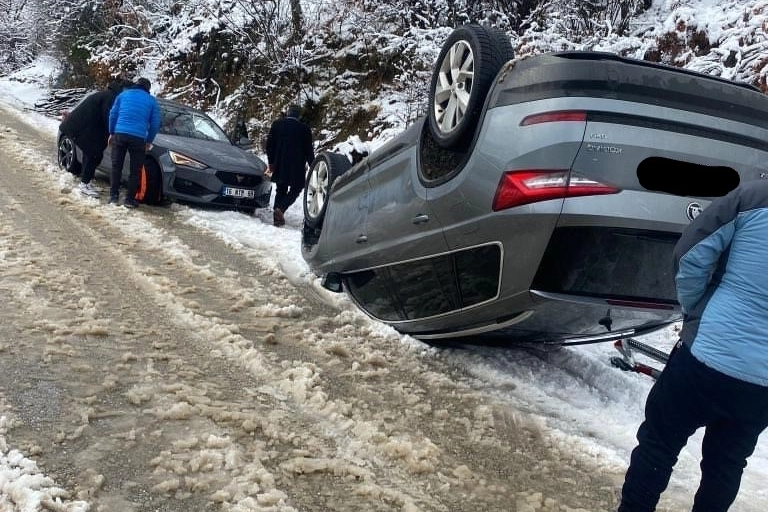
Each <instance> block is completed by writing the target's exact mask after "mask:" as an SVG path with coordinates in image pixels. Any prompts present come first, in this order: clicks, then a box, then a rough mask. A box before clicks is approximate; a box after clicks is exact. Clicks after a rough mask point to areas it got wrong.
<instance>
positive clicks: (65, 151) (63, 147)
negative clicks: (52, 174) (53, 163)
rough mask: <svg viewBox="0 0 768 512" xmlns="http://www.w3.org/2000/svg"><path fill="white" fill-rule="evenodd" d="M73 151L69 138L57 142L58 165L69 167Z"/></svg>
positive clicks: (64, 167) (63, 167)
mask: <svg viewBox="0 0 768 512" xmlns="http://www.w3.org/2000/svg"><path fill="white" fill-rule="evenodd" d="M73 151H74V148H73V147H72V142H70V140H69V139H63V140H62V141H61V144H59V167H61V168H62V169H69V166H70V165H72V158H74V156H73Z"/></svg>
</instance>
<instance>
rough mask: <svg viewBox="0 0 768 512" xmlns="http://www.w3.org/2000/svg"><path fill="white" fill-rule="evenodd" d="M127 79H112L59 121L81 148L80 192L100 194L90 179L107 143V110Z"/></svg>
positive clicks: (63, 131) (60, 128)
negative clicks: (102, 88)
mask: <svg viewBox="0 0 768 512" xmlns="http://www.w3.org/2000/svg"><path fill="white" fill-rule="evenodd" d="M130 83H131V82H129V81H126V80H121V79H116V80H113V81H111V82H110V83H109V85H108V86H107V88H106V89H104V90H103V91H99V92H95V93H93V94H90V95H89V96H87V97H86V98H85V99H84V100H83V101H81V102H80V103H79V104H78V105H77V106H76V107H75V108H74V109H73V110H72V111H71V112H70V113H69V114H68V115H67V116H66V117H65V118H64V120H63V121H62V122H61V124H60V125H59V130H60V131H61V133H63V134H64V135H67V136H68V137H70V138H71V139H72V140H73V141H74V143H75V144H76V145H77V147H79V148H80V150H81V151H82V152H83V161H82V162H81V164H82V173H81V175H80V185H79V186H78V189H79V190H80V192H81V193H82V194H85V195H87V196H91V197H98V195H99V191H98V190H97V189H96V188H95V187H94V186H93V184H92V183H91V180H92V179H93V175H94V173H95V172H96V167H97V166H98V165H99V162H101V158H102V157H103V155H104V149H106V147H107V137H108V136H109V132H108V124H109V110H110V109H111V108H112V104H113V103H114V101H115V98H116V97H117V95H118V94H120V92H121V91H122V90H123V89H124V88H125V87H126V86H127V85H129V84H130Z"/></svg>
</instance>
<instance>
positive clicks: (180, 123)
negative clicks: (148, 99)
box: [160, 106, 229, 142]
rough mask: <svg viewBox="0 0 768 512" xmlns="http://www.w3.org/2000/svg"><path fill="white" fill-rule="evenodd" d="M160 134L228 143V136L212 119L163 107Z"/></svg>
mask: <svg viewBox="0 0 768 512" xmlns="http://www.w3.org/2000/svg"><path fill="white" fill-rule="evenodd" d="M160 111H161V113H162V117H161V120H160V133H164V134H166V135H177V136H179V137H189V138H192V139H201V140H216V141H227V142H229V139H228V138H227V134H226V133H224V131H223V130H222V129H221V128H220V127H219V125H217V124H216V123H215V122H214V121H213V120H212V119H211V118H209V117H207V116H205V115H203V114H200V113H198V112H193V111H190V110H181V109H174V108H173V107H167V106H161V107H160Z"/></svg>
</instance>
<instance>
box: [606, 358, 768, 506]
mask: <svg viewBox="0 0 768 512" xmlns="http://www.w3.org/2000/svg"><path fill="white" fill-rule="evenodd" d="M757 357H760V356H759V355H757ZM763 357H765V356H763ZM767 426H768V387H766V386H758V385H755V384H751V383H748V382H744V381H742V380H739V379H734V378H732V377H729V376H727V375H724V374H722V373H720V372H718V371H716V370H713V369H712V368H709V367H708V366H706V365H705V364H703V363H701V362H699V361H698V360H697V359H696V358H695V357H693V355H692V354H691V352H690V350H689V349H688V347H686V346H682V347H680V348H679V349H678V350H677V351H676V352H675V353H674V355H673V356H672V357H671V358H670V360H669V362H668V363H667V366H666V367H665V368H664V371H662V373H661V375H660V377H659V379H658V380H657V381H656V383H655V384H654V386H653V388H652V389H651V391H650V393H649V394H648V399H647V401H646V406H645V421H644V422H643V423H642V424H641V425H640V428H639V430H638V432H637V440H638V445H637V447H636V448H635V449H634V450H633V451H632V457H631V460H630V464H629V469H628V470H627V474H626V477H625V481H624V487H623V488H622V495H621V505H620V506H619V512H651V511H653V510H655V509H656V504H657V503H658V501H659V497H660V495H661V493H662V492H663V491H664V489H666V488H667V484H668V483H669V478H670V476H671V475H672V468H673V466H674V465H675V464H676V463H677V457H678V455H679V454H680V450H682V449H683V446H685V444H686V443H687V442H688V438H689V437H690V436H691V435H692V434H693V433H694V432H695V431H696V430H697V429H698V428H700V427H705V432H704V439H703V441H702V447H701V450H702V459H701V481H700V483H699V488H698V491H697V492H696V496H695V498H694V503H693V509H692V512H725V511H726V510H728V508H729V507H730V506H731V504H732V503H733V501H734V500H735V499H736V495H737V494H738V492H739V486H740V485H741V475H742V472H743V471H744V468H745V467H746V465H747V458H748V457H749V456H750V455H752V452H754V450H755V445H756V444H757V439H758V437H759V435H760V433H761V432H762V431H763V430H765V428H766V427H767Z"/></svg>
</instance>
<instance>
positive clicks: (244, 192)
mask: <svg viewBox="0 0 768 512" xmlns="http://www.w3.org/2000/svg"><path fill="white" fill-rule="evenodd" d="M221 195H223V196H232V197H244V198H246V199H253V198H254V197H256V191H255V190H250V189H247V188H234V187H224V190H222V192H221Z"/></svg>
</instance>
